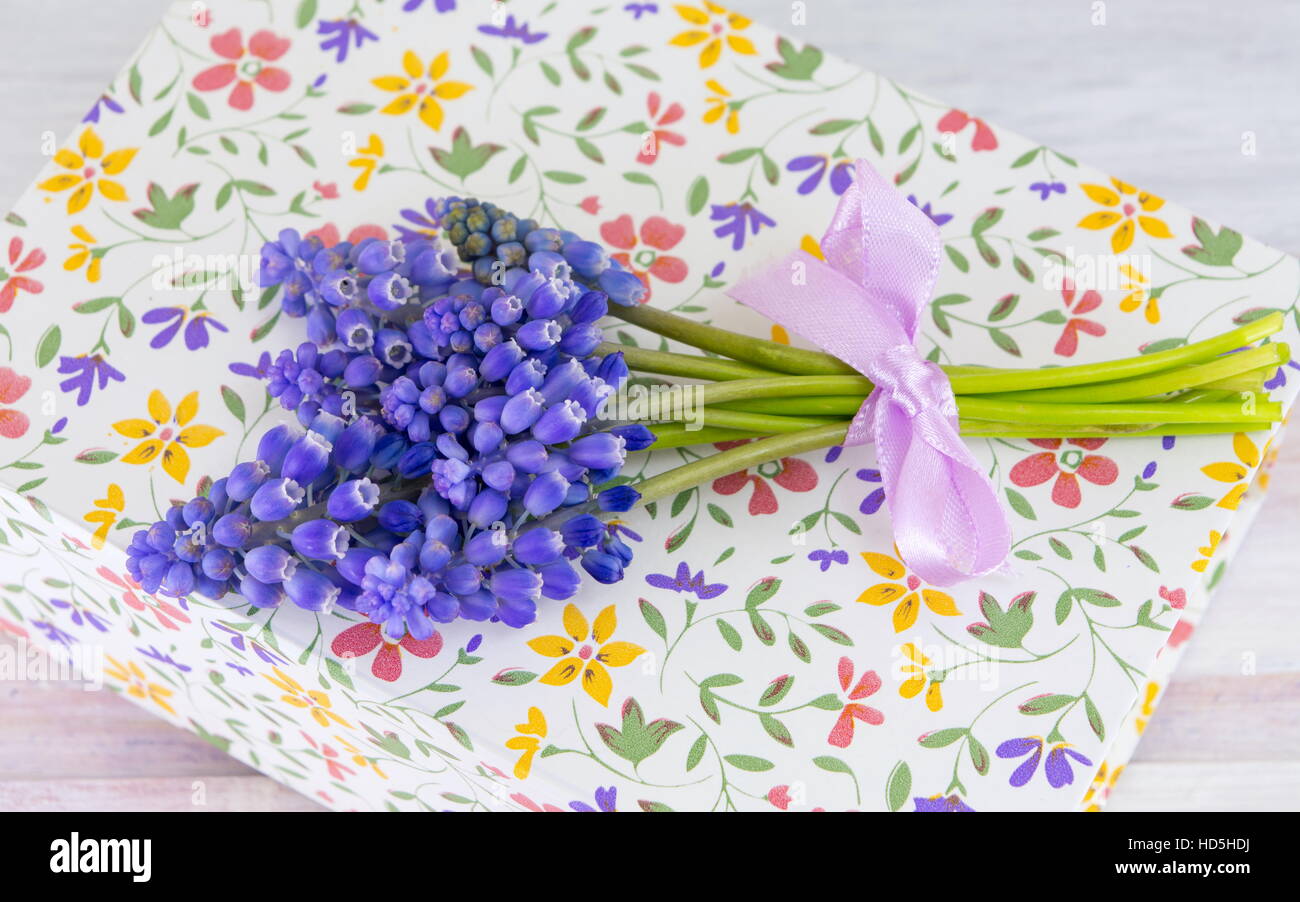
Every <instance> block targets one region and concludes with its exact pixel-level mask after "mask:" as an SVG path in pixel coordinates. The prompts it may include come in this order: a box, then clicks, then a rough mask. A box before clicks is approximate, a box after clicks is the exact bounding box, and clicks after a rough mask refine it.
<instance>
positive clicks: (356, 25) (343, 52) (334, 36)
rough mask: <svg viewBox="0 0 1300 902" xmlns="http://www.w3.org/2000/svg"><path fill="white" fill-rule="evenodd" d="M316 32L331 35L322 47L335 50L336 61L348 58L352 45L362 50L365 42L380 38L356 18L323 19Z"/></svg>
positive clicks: (321, 44)
mask: <svg viewBox="0 0 1300 902" xmlns="http://www.w3.org/2000/svg"><path fill="white" fill-rule="evenodd" d="M316 33H317V34H322V35H328V36H329V37H327V38H326V39H325V40H323V41H321V42H320V49H321V50H333V51H334V61H335V62H336V63H341V62H343V61H344V60H346V59H347V58H348V50H350V49H351V48H352V47H356V48H357V49H358V50H360V49H361V45H362V44H363V43H364V42H366V41H377V40H379V35H377V34H375V33H374V32H373V31H371V30H370V29H368V28H366V26H364V25H362V24H361V23H360V22H359V21H357V20H356V19H335V20H333V21H326V20H324V19H322V20H321V21H320V22H318V23H316Z"/></svg>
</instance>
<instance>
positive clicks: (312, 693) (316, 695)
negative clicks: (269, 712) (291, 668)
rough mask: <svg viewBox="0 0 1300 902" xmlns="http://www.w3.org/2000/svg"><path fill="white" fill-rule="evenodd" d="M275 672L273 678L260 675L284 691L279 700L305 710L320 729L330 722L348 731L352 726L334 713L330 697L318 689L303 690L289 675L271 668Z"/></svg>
mask: <svg viewBox="0 0 1300 902" xmlns="http://www.w3.org/2000/svg"><path fill="white" fill-rule="evenodd" d="M271 669H272V670H274V671H275V676H273V677H272V676H267V675H266V674H262V676H263V677H265V678H266V679H267V680H268V681H269V682H270V683H271V685H273V686H275V687H276V688H278V689H282V690H284V695H282V696H280V698H281V699H282V700H283V701H285V702H288V703H289V704H291V705H293V706H294V707H295V708H305V709H307V710H308V711H310V712H311V716H312V717H313V718H315V719H316V723H318V724H320V725H321V726H322V727H328V726H329V725H330V721H333V722H334V723H337V724H342V725H343V726H345V727H347V728H348V729H349V730H350V729H352V724H350V723H348V722H347V721H346V720H344V719H343V718H342V717H340V716H339V715H338V714H336V713H334V710H333V706H332V705H331V704H330V697H329V696H328V695H326V694H325V693H324V692H321V691H320V690H319V689H304V688H302V685H301V684H300V683H299V682H298V681H297V680H295V679H294V678H293V677H291V676H289V674H287V673H285V672H284V671H283V670H281V669H280V668H279V667H273V668H271Z"/></svg>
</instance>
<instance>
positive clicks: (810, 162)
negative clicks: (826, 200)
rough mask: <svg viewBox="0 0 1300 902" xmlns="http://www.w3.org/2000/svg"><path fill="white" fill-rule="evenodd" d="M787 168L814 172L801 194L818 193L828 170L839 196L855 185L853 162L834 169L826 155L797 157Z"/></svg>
mask: <svg viewBox="0 0 1300 902" xmlns="http://www.w3.org/2000/svg"><path fill="white" fill-rule="evenodd" d="M785 168H786V169H788V170H790V171H791V172H805V171H807V170H812V171H811V172H810V173H809V174H808V177H807V178H805V179H804V180H803V182H801V183H800V185H799V193H800V194H812V193H813V192H814V191H816V190H817V186H818V185H820V184H821V183H822V176H824V175H826V170H827V169H830V171H831V178H830V183H831V190H832V191H834V192H835V193H836V194H837V195H839V194H843V193H844V192H845V191H847V190H849V185H852V184H853V161H852V160H840V161H839V162H838V163H836V164H835V165H834V166H833V167H832V166H831V158H830V157H828V156H826V154H810V155H808V156H805V157H795V158H794V159H793V160H791V161H790V162H789V163H786V164H785ZM949 218H951V217H949Z"/></svg>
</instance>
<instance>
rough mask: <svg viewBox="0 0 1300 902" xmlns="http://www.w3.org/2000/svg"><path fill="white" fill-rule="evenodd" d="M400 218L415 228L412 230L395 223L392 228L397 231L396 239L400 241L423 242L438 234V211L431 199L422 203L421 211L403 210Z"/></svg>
mask: <svg viewBox="0 0 1300 902" xmlns="http://www.w3.org/2000/svg"><path fill="white" fill-rule="evenodd" d="M402 218H403V219H405V220H406V221H407V222H409V223H411V224H412V225H414V226H415V228H414V229H412V228H410V227H409V226H406V225H403V224H402V223H400V222H399V223H395V224H394V225H393V228H394V229H396V230H397V237H398V239H400V240H401V241H404V242H411V241H423V240H425V239H427V238H430V237H431V236H433V235H436V234H437V232H438V228H439V226H438V219H439V217H438V211H437V208H436V207H435V206H434V203H433V199H432V198H430V199H429V200H426V201H425V202H424V210H423V211H420V210H412V209H409V208H408V209H405V210H403V211H402Z"/></svg>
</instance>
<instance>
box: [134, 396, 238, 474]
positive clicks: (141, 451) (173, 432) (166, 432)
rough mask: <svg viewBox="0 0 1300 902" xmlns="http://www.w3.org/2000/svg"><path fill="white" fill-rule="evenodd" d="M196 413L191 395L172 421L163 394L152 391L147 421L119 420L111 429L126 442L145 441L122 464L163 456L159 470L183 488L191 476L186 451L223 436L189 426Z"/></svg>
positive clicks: (196, 401) (196, 399) (207, 428)
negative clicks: (135, 439)
mask: <svg viewBox="0 0 1300 902" xmlns="http://www.w3.org/2000/svg"><path fill="white" fill-rule="evenodd" d="M198 412H199V393H198V392H196V391H195V392H190V393H189V394H188V395H186V396H185V397H184V398H182V399H181V403H180V404H178V405H176V416H175V418H173V417H172V406H171V404H169V403H168V402H167V399H166V398H165V397H163V393H162V392H160V391H158V389H156V388H155V389H154V390H153V391H152V392H150V393H149V416H150V418H151V419H149V420H134V419H132V420H119V421H117V422H116V423H114V424H113V428H114V429H116V430H117V431H118V433H119V434H121V435H124V436H126V437H127V438H132V439H134V438H138V439H144V441H142V442H140V444H138V445H136V446H135V447H134V448H133V449H131V451H129V452H128V453H127V454H124V455H123V456H122V461H123V463H128V464H147V463H152V462H153V461H155V460H157V459H158V457H159V455H161V456H162V468H163V470H164V471H166V473H167V475H168V476H170V477H171V478H172V479H175V480H176V481H177V482H179V483H181V484H184V483H185V477H186V476H188V475H189V472H190V455H189V453H188V452H187V451H186V450H185V449H186V448H202V447H203V446H204V445H209V444H211V443H212V441H213V440H214V439H216V438H218V437H220V436H223V435H225V433H224V432H222V431H221V430H220V429H217V428H215V427H213V426H204V425H201V424H197V423H196V424H195V425H193V426H191V425H189V423H190V421H191V420H193V419H194V417H195V415H196V414H198Z"/></svg>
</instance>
